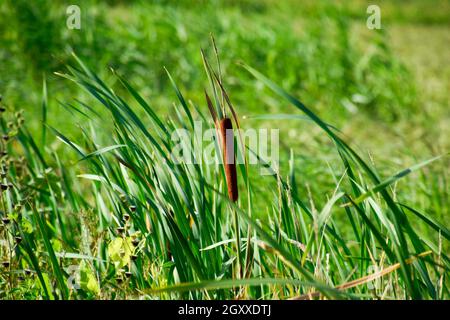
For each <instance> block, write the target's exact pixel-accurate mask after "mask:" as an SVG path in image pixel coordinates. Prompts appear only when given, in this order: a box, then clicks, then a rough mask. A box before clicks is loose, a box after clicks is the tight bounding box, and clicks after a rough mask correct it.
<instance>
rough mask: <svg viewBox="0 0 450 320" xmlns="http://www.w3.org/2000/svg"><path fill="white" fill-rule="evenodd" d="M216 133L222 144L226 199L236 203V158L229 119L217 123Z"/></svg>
mask: <svg viewBox="0 0 450 320" xmlns="http://www.w3.org/2000/svg"><path fill="white" fill-rule="evenodd" d="M218 131H219V136H220V140H221V143H222V155H223V165H224V168H225V177H226V180H227V187H228V197H229V198H230V200H231V201H233V202H236V201H237V199H238V187H237V174H236V156H235V153H234V136H233V124H232V123H231V120H230V118H223V119H221V120H220V121H219V124H218Z"/></svg>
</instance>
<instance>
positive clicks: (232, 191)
mask: <svg viewBox="0 0 450 320" xmlns="http://www.w3.org/2000/svg"><path fill="white" fill-rule="evenodd" d="M212 42H213V47H214V51H215V54H216V57H217V65H218V74H217V73H216V72H215V71H214V70H213V69H212V68H211V66H210V64H209V62H208V60H207V59H206V57H205V54H204V52H203V51H202V58H203V63H204V66H205V69H206V73H207V75H208V78H209V80H210V84H211V88H212V92H213V97H214V102H215V103H213V102H212V101H211V99H210V97H209V96H208V93H207V92H206V91H205V98H206V102H207V105H208V109H209V111H210V113H211V116H212V118H213V120H214V125H215V127H216V131H217V135H218V137H219V140H220V141H219V143H220V147H221V151H222V159H223V166H224V170H225V178H226V183H227V189H228V197H229V199H230V200H231V201H233V202H236V201H237V200H238V186H237V173H236V155H235V148H234V133H233V123H232V121H231V119H230V117H229V116H228V115H227V112H226V108H225V103H226V104H227V105H228V107H229V109H230V110H231V113H232V115H233V119H234V120H235V123H236V125H237V126H239V124H238V122H237V118H236V116H235V112H234V110H233V107H232V105H231V103H230V100H229V98H228V96H227V93H226V91H225V90H224V88H223V85H222V79H221V70H220V61H219V58H218V53H217V48H216V45H215V42H214V38H212ZM218 91H219V93H218Z"/></svg>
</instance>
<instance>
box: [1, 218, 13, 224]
mask: <svg viewBox="0 0 450 320" xmlns="http://www.w3.org/2000/svg"><path fill="white" fill-rule="evenodd" d="M2 222H3V223H4V224H9V223H10V222H11V219H9V218H8V217H4V218H2Z"/></svg>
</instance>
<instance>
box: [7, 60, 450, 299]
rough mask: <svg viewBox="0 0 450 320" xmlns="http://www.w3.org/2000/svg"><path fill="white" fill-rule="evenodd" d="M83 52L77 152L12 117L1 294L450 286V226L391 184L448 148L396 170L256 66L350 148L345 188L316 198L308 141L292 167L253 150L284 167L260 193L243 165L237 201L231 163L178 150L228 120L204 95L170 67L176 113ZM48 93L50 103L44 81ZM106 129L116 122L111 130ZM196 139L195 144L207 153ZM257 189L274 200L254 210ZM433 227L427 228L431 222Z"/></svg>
mask: <svg viewBox="0 0 450 320" xmlns="http://www.w3.org/2000/svg"><path fill="white" fill-rule="evenodd" d="M73 59H74V61H75V64H74V65H72V66H68V71H67V73H60V74H59V75H60V76H62V77H64V78H66V79H67V80H69V81H72V82H74V83H75V84H76V85H78V86H79V87H80V88H82V89H83V90H84V91H86V93H87V94H88V95H89V96H91V98H92V99H91V100H90V102H89V103H85V102H81V101H78V102H77V101H76V102H69V101H67V102H66V103H64V106H65V107H66V108H67V109H68V110H70V111H71V112H73V113H77V114H78V115H79V116H81V117H83V119H84V122H83V123H82V124H80V125H79V128H78V130H79V135H78V136H81V138H72V137H70V132H67V131H69V130H68V129H67V128H63V127H60V128H59V127H52V126H48V130H47V136H48V135H50V134H51V133H53V134H54V135H55V136H56V137H58V139H59V140H60V141H62V142H63V143H64V144H66V145H67V146H66V147H65V149H64V152H73V153H74V155H75V156H76V157H77V158H78V159H77V161H76V162H75V163H68V162H65V161H61V155H60V154H58V153H56V152H55V153H49V152H48V149H46V148H45V147H40V146H39V145H40V144H39V143H37V142H36V139H35V138H34V136H33V135H32V134H30V133H29V132H28V131H27V128H26V127H24V126H23V125H22V124H21V123H20V122H23V121H19V120H18V119H21V117H22V116H21V115H20V114H18V115H16V119H15V120H14V119H13V120H12V125H10V124H9V122H8V120H7V119H5V117H4V116H3V117H2V118H1V128H2V134H3V135H4V136H5V137H6V136H7V138H5V139H4V142H3V150H5V151H7V153H8V154H7V155H5V156H4V158H3V159H2V170H3V173H2V174H3V178H2V179H3V184H4V185H5V186H6V187H5V190H4V191H3V192H2V194H1V206H2V212H1V215H2V218H3V223H2V227H1V231H0V237H1V240H2V244H3V245H2V246H1V248H0V250H1V251H0V256H1V257H2V259H3V261H4V263H3V267H1V273H0V284H1V286H0V288H1V289H0V297H2V298H8V299H12V298H44V299H78V298H111V299H114V298H138V297H139V298H147V299H168V298H180V297H181V298H188V299H237V298H240V299H242V298H243V299H246V298H254V299H288V298H302V299H303V298H352V299H366V298H368V299H448V297H449V291H448V270H449V262H450V261H449V257H448V255H447V254H446V251H445V250H443V248H445V247H448V241H449V240H450V231H449V230H448V228H447V227H446V226H445V225H444V224H443V223H440V222H438V221H435V219H434V218H433V217H432V216H430V215H429V214H427V213H425V212H420V211H419V210H417V209H415V208H413V207H411V206H410V205H409V204H408V203H407V202H405V203H404V202H403V201H401V202H400V201H399V200H397V199H396V192H397V191H396V190H395V189H393V188H392V186H393V184H394V183H395V182H396V181H397V180H399V179H401V178H405V176H407V175H408V174H409V173H410V172H412V171H414V170H416V169H420V168H421V167H422V166H425V165H428V164H430V163H431V162H432V161H434V160H438V159H437V158H433V159H431V160H427V159H423V160H424V162H421V163H419V164H418V165H416V166H413V167H411V168H406V169H405V170H403V171H401V172H400V173H398V174H394V175H392V176H391V177H383V176H382V175H381V174H379V172H378V171H377V169H376V168H375V166H374V165H373V164H372V163H371V162H369V161H367V160H365V158H364V157H363V156H362V155H361V154H360V153H359V152H358V151H357V149H356V148H354V147H352V146H351V145H350V144H349V143H348V142H347V141H346V139H345V137H343V135H342V134H341V133H340V132H339V131H338V130H337V129H335V128H333V127H332V124H333V123H331V121H329V120H326V121H325V120H322V119H321V118H320V117H319V116H318V115H317V114H316V113H315V112H314V111H313V109H311V108H310V107H307V106H306V105H305V104H303V103H302V102H301V101H300V100H298V99H297V98H296V97H294V96H293V95H291V94H289V93H288V92H287V91H285V90H284V89H283V88H282V87H281V86H279V85H277V84H275V83H274V82H272V81H271V80H270V79H269V78H267V77H266V76H264V75H263V74H261V73H260V72H258V71H256V70H255V69H253V68H251V67H249V66H245V65H244V66H243V67H244V69H245V70H247V71H248V72H249V73H250V74H251V75H252V76H253V77H254V78H255V80H254V81H258V82H259V83H261V84H263V85H265V86H266V87H267V88H268V89H269V90H271V91H272V92H273V93H274V94H275V95H276V97H277V98H276V99H282V100H283V101H285V102H287V103H289V104H290V105H291V115H290V116H287V117H292V119H293V120H296V119H297V120H296V121H298V119H303V118H299V117H298V116H299V115H300V113H303V115H304V116H306V117H307V118H308V119H309V120H310V121H312V123H313V124H314V126H316V127H317V128H319V129H320V130H321V132H322V134H323V135H324V137H326V139H328V140H329V141H330V142H331V143H332V145H333V148H334V152H335V153H336V154H337V156H338V157H339V159H340V160H339V161H340V162H339V163H336V164H335V165H334V166H333V167H332V169H331V170H332V174H333V176H334V179H335V185H334V187H333V188H332V189H330V190H327V191H326V192H325V193H322V194H316V193H314V194H313V193H310V194H309V196H307V197H305V196H302V195H301V193H300V192H299V188H302V186H303V185H304V184H305V181H302V182H300V181H301V180H302V177H299V176H298V175H297V174H296V172H297V168H296V166H295V161H294V160H295V154H298V153H299V152H300V150H291V156H290V157H291V158H290V161H289V168H288V171H286V172H284V171H280V170H278V169H276V168H271V167H270V165H269V164H268V163H267V159H263V158H262V157H261V156H260V155H258V154H257V153H256V151H255V150H249V152H253V153H255V155H256V157H257V158H258V160H259V166H260V167H264V168H266V169H268V170H272V173H273V174H272V176H271V181H268V180H264V183H266V184H265V185H264V188H267V189H270V190H272V191H271V192H270V195H271V196H270V197H267V196H266V195H265V194H261V193H259V192H258V191H257V190H258V186H257V184H260V183H261V180H257V179H255V168H252V167H251V166H246V165H240V166H239V168H238V169H239V170H238V178H239V181H240V183H239V186H238V187H239V190H240V191H241V192H240V195H242V196H240V197H239V199H238V200H237V202H234V201H232V200H234V199H231V200H230V198H229V197H228V195H227V192H228V190H227V183H226V174H225V172H224V171H223V167H222V166H221V165H220V161H218V162H217V163H215V164H212V165H208V164H206V163H205V162H203V163H198V164H186V163H178V162H177V161H176V160H177V159H176V157H173V156H172V151H173V148H174V146H175V144H176V142H175V141H174V140H173V139H172V135H171V134H172V132H174V130H175V129H177V128H184V129H186V130H188V131H193V130H194V121H201V123H202V125H203V127H204V128H211V127H213V126H214V123H213V122H212V121H210V120H208V118H207V117H206V116H205V115H204V110H205V108H206V101H203V102H202V104H201V105H197V104H195V103H193V102H191V101H190V100H189V99H188V98H187V97H185V96H184V95H183V93H182V90H181V89H179V88H178V87H177V85H176V82H175V81H176V79H174V78H171V77H170V76H169V78H170V81H171V83H172V85H173V89H174V92H175V95H176V97H177V99H178V101H177V102H176V103H174V105H173V109H172V114H173V116H169V117H167V118H162V117H160V116H159V114H158V113H157V112H156V111H155V107H154V106H153V105H151V104H150V103H149V102H147V99H145V98H144V97H143V96H141V95H140V93H139V92H138V90H136V89H135V88H134V86H133V85H132V84H130V83H129V82H128V81H127V80H126V79H125V78H124V77H121V76H120V74H118V73H116V72H114V71H113V74H114V77H115V79H116V81H118V82H119V83H120V84H121V86H122V91H121V92H123V94H120V95H119V94H118V93H116V90H113V89H111V87H110V86H108V84H107V83H106V82H104V81H103V80H102V79H101V77H99V76H98V75H97V74H96V73H95V72H94V71H92V70H91V69H90V68H89V67H88V66H86V65H85V64H84V63H83V62H82V61H81V60H80V59H79V58H77V57H76V56H74V58H73ZM216 89H217V88H216ZM125 95H126V96H127V97H126V98H125V97H124V96H125ZM43 96H44V103H43V104H42V105H43V106H44V108H45V107H46V106H47V102H46V101H47V94H46V90H45V89H44V93H43ZM228 98H229V99H232V94H231V95H227V99H228ZM254 99H255V100H257V98H254ZM255 103H262V101H259V102H258V101H255ZM204 106H205V107H204ZM100 108H103V109H104V110H105V111H106V114H108V117H107V118H105V117H104V116H102V115H103V114H105V113H102V115H100V114H99V112H98V111H99V110H100ZM138 110H140V111H138ZM236 112H237V115H239V109H236ZM44 114H45V112H44ZM142 114H143V115H144V116H141V115H142ZM19 123H20V124H19ZM243 126H245V123H244V124H243ZM111 128H112V129H111ZM71 130H73V129H71ZM105 130H110V131H108V133H109V134H107V135H104V134H101V135H100V134H99V133H100V132H103V131H105ZM44 139H45V138H44ZM189 143H190V144H192V145H193V146H194V147H195V143H196V142H195V141H194V140H192V141H189ZM43 145H45V143H44V144H43ZM218 148H219V144H217V145H216V149H218ZM191 150H192V154H191V157H192V158H195V157H199V156H200V157H204V156H205V155H203V154H201V153H200V154H198V153H197V152H196V151H195V150H196V149H195V148H193V149H191ZM238 152H241V153H244V152H246V147H245V148H240V149H239V150H238ZM18 155H23V156H24V158H22V159H18V158H17V157H18ZM216 157H220V153H217V154H216ZM406 179H407V178H406ZM307 183H308V184H311V185H313V184H314V181H307ZM10 184H11V185H10ZM2 186H3V185H2ZM256 203H258V205H259V207H263V208H264V212H263V213H259V214H255V212H254V210H255V209H254V208H255V204H256ZM317 204H323V205H322V206H321V207H319V208H317ZM232 213H234V214H232ZM419 226H421V228H419ZM422 227H425V228H427V229H429V230H428V232H426V233H422V232H419V231H418V230H423V228H422ZM430 235H431V237H430ZM18 237H19V238H20V239H21V240H20V241H18V240H17V239H18ZM74 276H75V278H74ZM74 279H75V280H74ZM74 283H75V284H76V286H75V287H74V286H73V285H72V284H74Z"/></svg>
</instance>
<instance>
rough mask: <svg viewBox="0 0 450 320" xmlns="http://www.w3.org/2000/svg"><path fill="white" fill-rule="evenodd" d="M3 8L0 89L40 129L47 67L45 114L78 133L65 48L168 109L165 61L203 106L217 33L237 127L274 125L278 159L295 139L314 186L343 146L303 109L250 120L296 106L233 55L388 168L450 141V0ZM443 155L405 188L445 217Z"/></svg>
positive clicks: (17, 2)
mask: <svg viewBox="0 0 450 320" xmlns="http://www.w3.org/2000/svg"><path fill="white" fill-rule="evenodd" d="M71 4H77V5H78V6H79V7H80V9H81V29H80V30H70V29H68V28H67V27H66V19H67V14H66V9H67V7H68V6H69V5H71ZM369 4H377V5H378V6H379V7H380V9H381V24H382V29H381V30H369V29H368V28H367V27H366V20H367V18H368V14H367V13H366V9H367V6H368V5H369ZM0 16H1V19H0V43H1V45H0V74H1V76H0V94H2V95H3V98H4V102H5V105H6V106H7V108H9V109H13V110H20V109H24V110H25V118H26V121H27V124H28V126H29V127H30V128H31V130H33V131H35V132H36V134H39V132H40V129H41V127H42V115H41V114H42V112H41V104H42V82H43V79H44V78H45V79H46V81H47V86H48V95H49V107H48V119H47V122H48V123H49V124H50V125H51V126H54V127H56V128H59V129H60V130H61V131H62V132H64V133H65V134H67V135H68V136H71V137H76V136H78V135H80V134H81V131H80V129H79V128H78V127H77V125H76V124H77V122H78V121H82V119H78V118H77V116H76V115H73V114H70V113H68V111H67V110H66V109H65V108H63V107H62V106H61V105H60V102H63V103H74V101H75V100H76V99H79V100H81V101H84V102H87V103H90V102H92V100H90V98H88V97H87V94H85V93H83V92H81V91H79V89H78V88H76V87H75V86H74V85H73V84H71V83H69V82H68V81H66V80H64V79H62V78H61V77H58V76H56V75H55V74H54V72H55V71H62V72H64V71H65V66H66V64H68V63H71V61H72V60H71V55H70V52H71V51H75V52H76V53H77V55H78V56H79V57H80V58H82V59H83V61H85V62H86V64H87V65H89V66H90V67H91V68H93V69H94V70H95V71H96V72H98V74H99V75H100V76H101V77H102V78H103V79H106V81H107V82H108V84H109V85H111V86H112V87H113V88H115V89H116V90H117V91H119V92H122V90H123V89H121V87H120V85H119V84H117V83H115V82H116V80H115V78H114V77H113V76H112V74H111V72H110V68H113V69H115V70H117V72H118V73H119V74H121V75H122V76H124V77H125V78H127V79H128V81H129V82H130V83H132V84H133V85H134V86H135V87H136V88H138V89H139V90H140V92H141V94H142V95H143V96H144V97H145V98H146V99H147V100H148V101H149V103H150V105H151V106H152V107H153V108H155V109H157V110H159V112H161V113H162V114H170V112H171V111H172V110H173V109H172V103H173V102H174V101H175V94H174V92H173V90H172V87H171V86H170V84H169V82H168V79H167V76H166V74H165V71H164V69H163V67H164V66H165V67H166V68H167V69H168V70H169V71H170V72H171V74H172V76H173V78H174V79H175V81H176V82H177V84H178V86H179V87H180V88H181V89H182V90H183V92H184V94H185V96H186V97H188V98H189V99H191V100H192V101H194V102H195V103H196V104H198V105H199V106H200V107H201V108H202V109H203V110H205V111H206V106H205V103H204V98H203V89H204V87H205V86H206V85H207V83H206V77H205V74H204V69H203V67H202V63H201V57H200V49H201V48H205V49H209V51H211V50H210V43H209V35H210V33H213V34H214V36H215V38H216V42H217V46H218V48H219V51H220V55H221V61H222V68H223V74H224V82H225V84H226V87H227V89H228V91H229V93H230V95H231V99H232V101H233V102H234V104H235V106H236V109H237V112H238V114H239V116H240V117H241V121H242V126H243V127H244V128H249V127H257V128H258V127H261V128H262V127H273V128H280V130H281V133H280V135H281V136H280V138H281V144H282V154H281V159H282V160H286V159H287V158H288V156H289V150H290V148H293V149H294V150H295V154H296V161H297V163H296V168H298V174H299V176H300V177H301V180H303V182H302V181H300V183H303V184H304V185H308V186H309V187H310V188H311V189H312V191H313V192H316V193H321V192H325V190H326V191H327V192H328V191H330V190H332V189H333V186H335V183H334V177H333V176H332V174H331V171H332V170H330V169H329V166H332V163H333V159H334V158H336V157H337V155H336V154H335V153H334V152H332V149H333V146H332V145H330V142H329V141H327V140H325V139H324V138H323V137H321V136H320V135H319V132H318V130H317V129H316V128H315V127H314V126H313V125H310V124H309V123H307V122H303V121H301V122H298V121H292V120H283V121H278V122H277V121H273V120H270V121H269V120H245V119H244V118H243V116H254V115H261V114H268V113H271V114H275V113H292V112H294V110H293V108H292V107H290V106H288V105H286V104H285V102H282V101H280V100H279V99H275V97H274V96H273V95H272V94H270V93H269V92H268V91H267V90H266V89H263V87H262V86H261V85H260V84H259V83H258V82H255V80H254V79H252V78H251V77H250V76H249V74H248V73H246V72H245V71H244V70H243V69H242V68H241V67H240V66H239V65H238V64H237V63H236V62H238V61H243V62H245V63H246V64H248V65H250V66H252V67H254V68H256V69H258V70H259V71H261V72H262V73H264V74H265V75H267V76H268V77H269V78H271V79H272V80H273V81H275V82H276V83H278V84H280V85H281V86H283V88H285V89H286V90H288V91H290V92H292V93H294V94H295V95H296V96H298V97H299V98H300V99H301V100H302V101H303V102H304V103H305V104H307V105H308V106H310V107H311V108H313V109H314V110H315V111H317V112H318V114H319V115H320V116H321V117H322V118H323V119H325V120H326V121H328V122H329V123H331V124H333V125H335V126H337V127H338V128H340V129H341V130H342V131H343V132H344V134H345V135H346V136H347V137H348V140H349V141H350V142H352V143H354V144H355V145H357V146H358V148H359V150H361V151H362V152H363V153H364V154H366V155H368V157H369V156H370V157H371V159H372V161H374V162H375V164H376V165H377V167H379V168H380V170H381V172H384V173H385V174H386V176H388V175H391V174H393V173H395V172H397V171H399V170H401V169H402V168H405V167H408V166H410V165H413V164H415V163H417V162H419V161H420V160H424V159H427V158H430V157H432V156H434V155H438V154H443V153H446V152H448V150H449V149H450V148H449V147H450V143H449V140H448V136H449V135H450V130H449V124H450V115H449V110H450V109H449V95H448V89H449V88H450V83H449V82H450V80H449V79H450V67H449V64H448V58H449V56H450V47H449V46H448V43H450V1H448V0H434V1H421V0H410V1H401V0H397V1H360V0H351V1H324V0H307V1H294V0H290V1H275V0H264V1H256V0H255V1H251V0H241V1H238V0H235V1H162V0H161V1H119V0H110V1H93V0H92V1H91V0H85V1H76V2H75V3H73V2H67V1H43V0H35V1H27V0H2V1H1V2H0ZM125 97H127V96H126V95H125ZM92 106H93V107H95V103H93V104H92ZM105 133H106V134H105V136H106V137H105V138H107V137H108V134H109V133H108V132H105ZM99 135H101V132H99ZM49 141H53V142H52V143H49V144H48V145H47V146H46V148H48V151H49V152H50V151H51V150H57V149H60V148H65V147H64V146H63V145H62V144H61V143H59V142H58V141H56V139H54V138H52V137H50V139H49ZM67 157H68V158H69V157H70V156H69V155H67ZM285 163H286V161H282V167H283V166H284V165H285ZM448 167H449V166H448V160H444V161H441V162H439V163H436V164H433V166H431V167H429V168H426V169H425V170H423V171H421V172H419V173H416V174H414V175H413V176H412V177H410V178H408V179H407V180H405V181H403V180H402V181H401V182H399V183H400V184H401V186H402V188H401V191H400V192H399V194H398V196H399V197H405V198H408V200H409V203H411V204H413V206H414V205H415V206H417V208H418V209H423V210H426V211H427V212H433V213H434V214H435V215H437V216H439V217H440V218H441V221H444V222H447V221H448V194H447V193H448V189H449V188H448V182H447V180H448ZM304 192H306V189H305V190H304Z"/></svg>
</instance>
